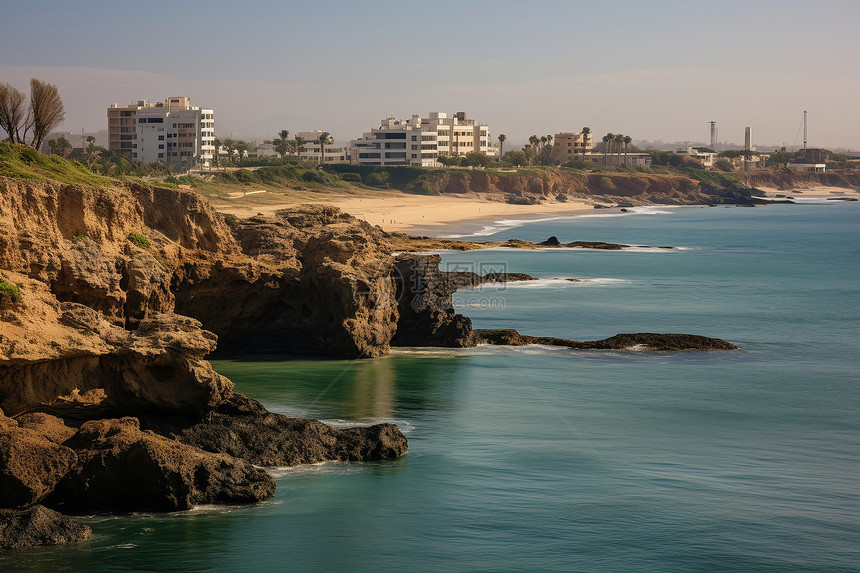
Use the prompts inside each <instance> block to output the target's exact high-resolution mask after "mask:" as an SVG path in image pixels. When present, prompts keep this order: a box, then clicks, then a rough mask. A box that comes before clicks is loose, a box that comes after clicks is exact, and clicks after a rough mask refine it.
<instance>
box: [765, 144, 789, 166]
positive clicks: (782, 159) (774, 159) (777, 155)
mask: <svg viewBox="0 0 860 573" xmlns="http://www.w3.org/2000/svg"><path fill="white" fill-rule="evenodd" d="M792 159H794V154H793V153H790V152H788V151H786V150H785V148H784V147H783V148H782V149H780V150H779V151H774V152H773V153H771V154H770V157H768V158H767V166H768V167H776V168H777V169H778V168H779V167H780V166H782V167H785V166H786V165H788V162H789V161H791V160H792Z"/></svg>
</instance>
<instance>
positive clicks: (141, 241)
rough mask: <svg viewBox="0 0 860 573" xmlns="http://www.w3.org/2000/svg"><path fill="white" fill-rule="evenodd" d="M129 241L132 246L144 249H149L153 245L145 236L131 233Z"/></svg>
mask: <svg viewBox="0 0 860 573" xmlns="http://www.w3.org/2000/svg"><path fill="white" fill-rule="evenodd" d="M128 240H129V241H130V242H131V243H132V244H135V245H137V246H138V247H140V248H142V249H145V248H147V247H149V245H150V244H151V243H150V242H149V239H147V238H146V237H145V236H144V235H141V234H140V233H129V234H128Z"/></svg>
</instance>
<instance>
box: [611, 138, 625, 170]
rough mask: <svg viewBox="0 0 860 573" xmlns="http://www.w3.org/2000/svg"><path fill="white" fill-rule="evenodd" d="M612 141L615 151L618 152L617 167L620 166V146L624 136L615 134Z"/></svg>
mask: <svg viewBox="0 0 860 573" xmlns="http://www.w3.org/2000/svg"><path fill="white" fill-rule="evenodd" d="M613 141H615V143H616V144H617V145H616V147H615V150H616V151H617V152H618V163H617V165H621V145H622V144H623V143H624V135H623V134H621V133H616V134H615V137H614V138H613Z"/></svg>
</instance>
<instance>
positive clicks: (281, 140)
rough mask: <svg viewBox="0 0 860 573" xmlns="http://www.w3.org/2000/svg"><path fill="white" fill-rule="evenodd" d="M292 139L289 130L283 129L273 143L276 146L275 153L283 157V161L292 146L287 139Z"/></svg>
mask: <svg viewBox="0 0 860 573" xmlns="http://www.w3.org/2000/svg"><path fill="white" fill-rule="evenodd" d="M288 137H290V132H289V130H286V129H282V130H281V131H279V132H278V137H276V138H275V140H274V141H272V143H274V144H275V151H276V152H277V153H278V155H280V156H281V159H286V157H287V151H289V150H290V145H289V142H288V140H287V138H288Z"/></svg>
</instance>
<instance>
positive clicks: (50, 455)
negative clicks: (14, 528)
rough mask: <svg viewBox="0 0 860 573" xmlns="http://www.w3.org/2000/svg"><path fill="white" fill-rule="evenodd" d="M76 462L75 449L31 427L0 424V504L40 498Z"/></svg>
mask: <svg viewBox="0 0 860 573" xmlns="http://www.w3.org/2000/svg"><path fill="white" fill-rule="evenodd" d="M75 463H77V456H76V455H75V453H74V452H73V451H72V450H70V449H69V448H67V447H65V446H61V445H59V444H55V443H54V442H51V441H49V440H47V439H45V438H44V437H42V436H40V435H39V434H37V433H36V432H34V431H31V430H27V429H24V428H19V427H16V426H12V425H11V424H7V425H5V427H3V428H0V507H24V506H28V505H32V504H35V503H39V502H41V501H42V500H43V499H44V498H45V497H46V496H47V495H48V494H49V493H51V491H52V490H53V489H54V487H55V486H56V485H57V483H59V481H60V480H61V479H62V478H63V477H64V476H65V475H66V474H67V473H68V472H69V471H70V470H71V468H72V467H73V466H74V465H75Z"/></svg>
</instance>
